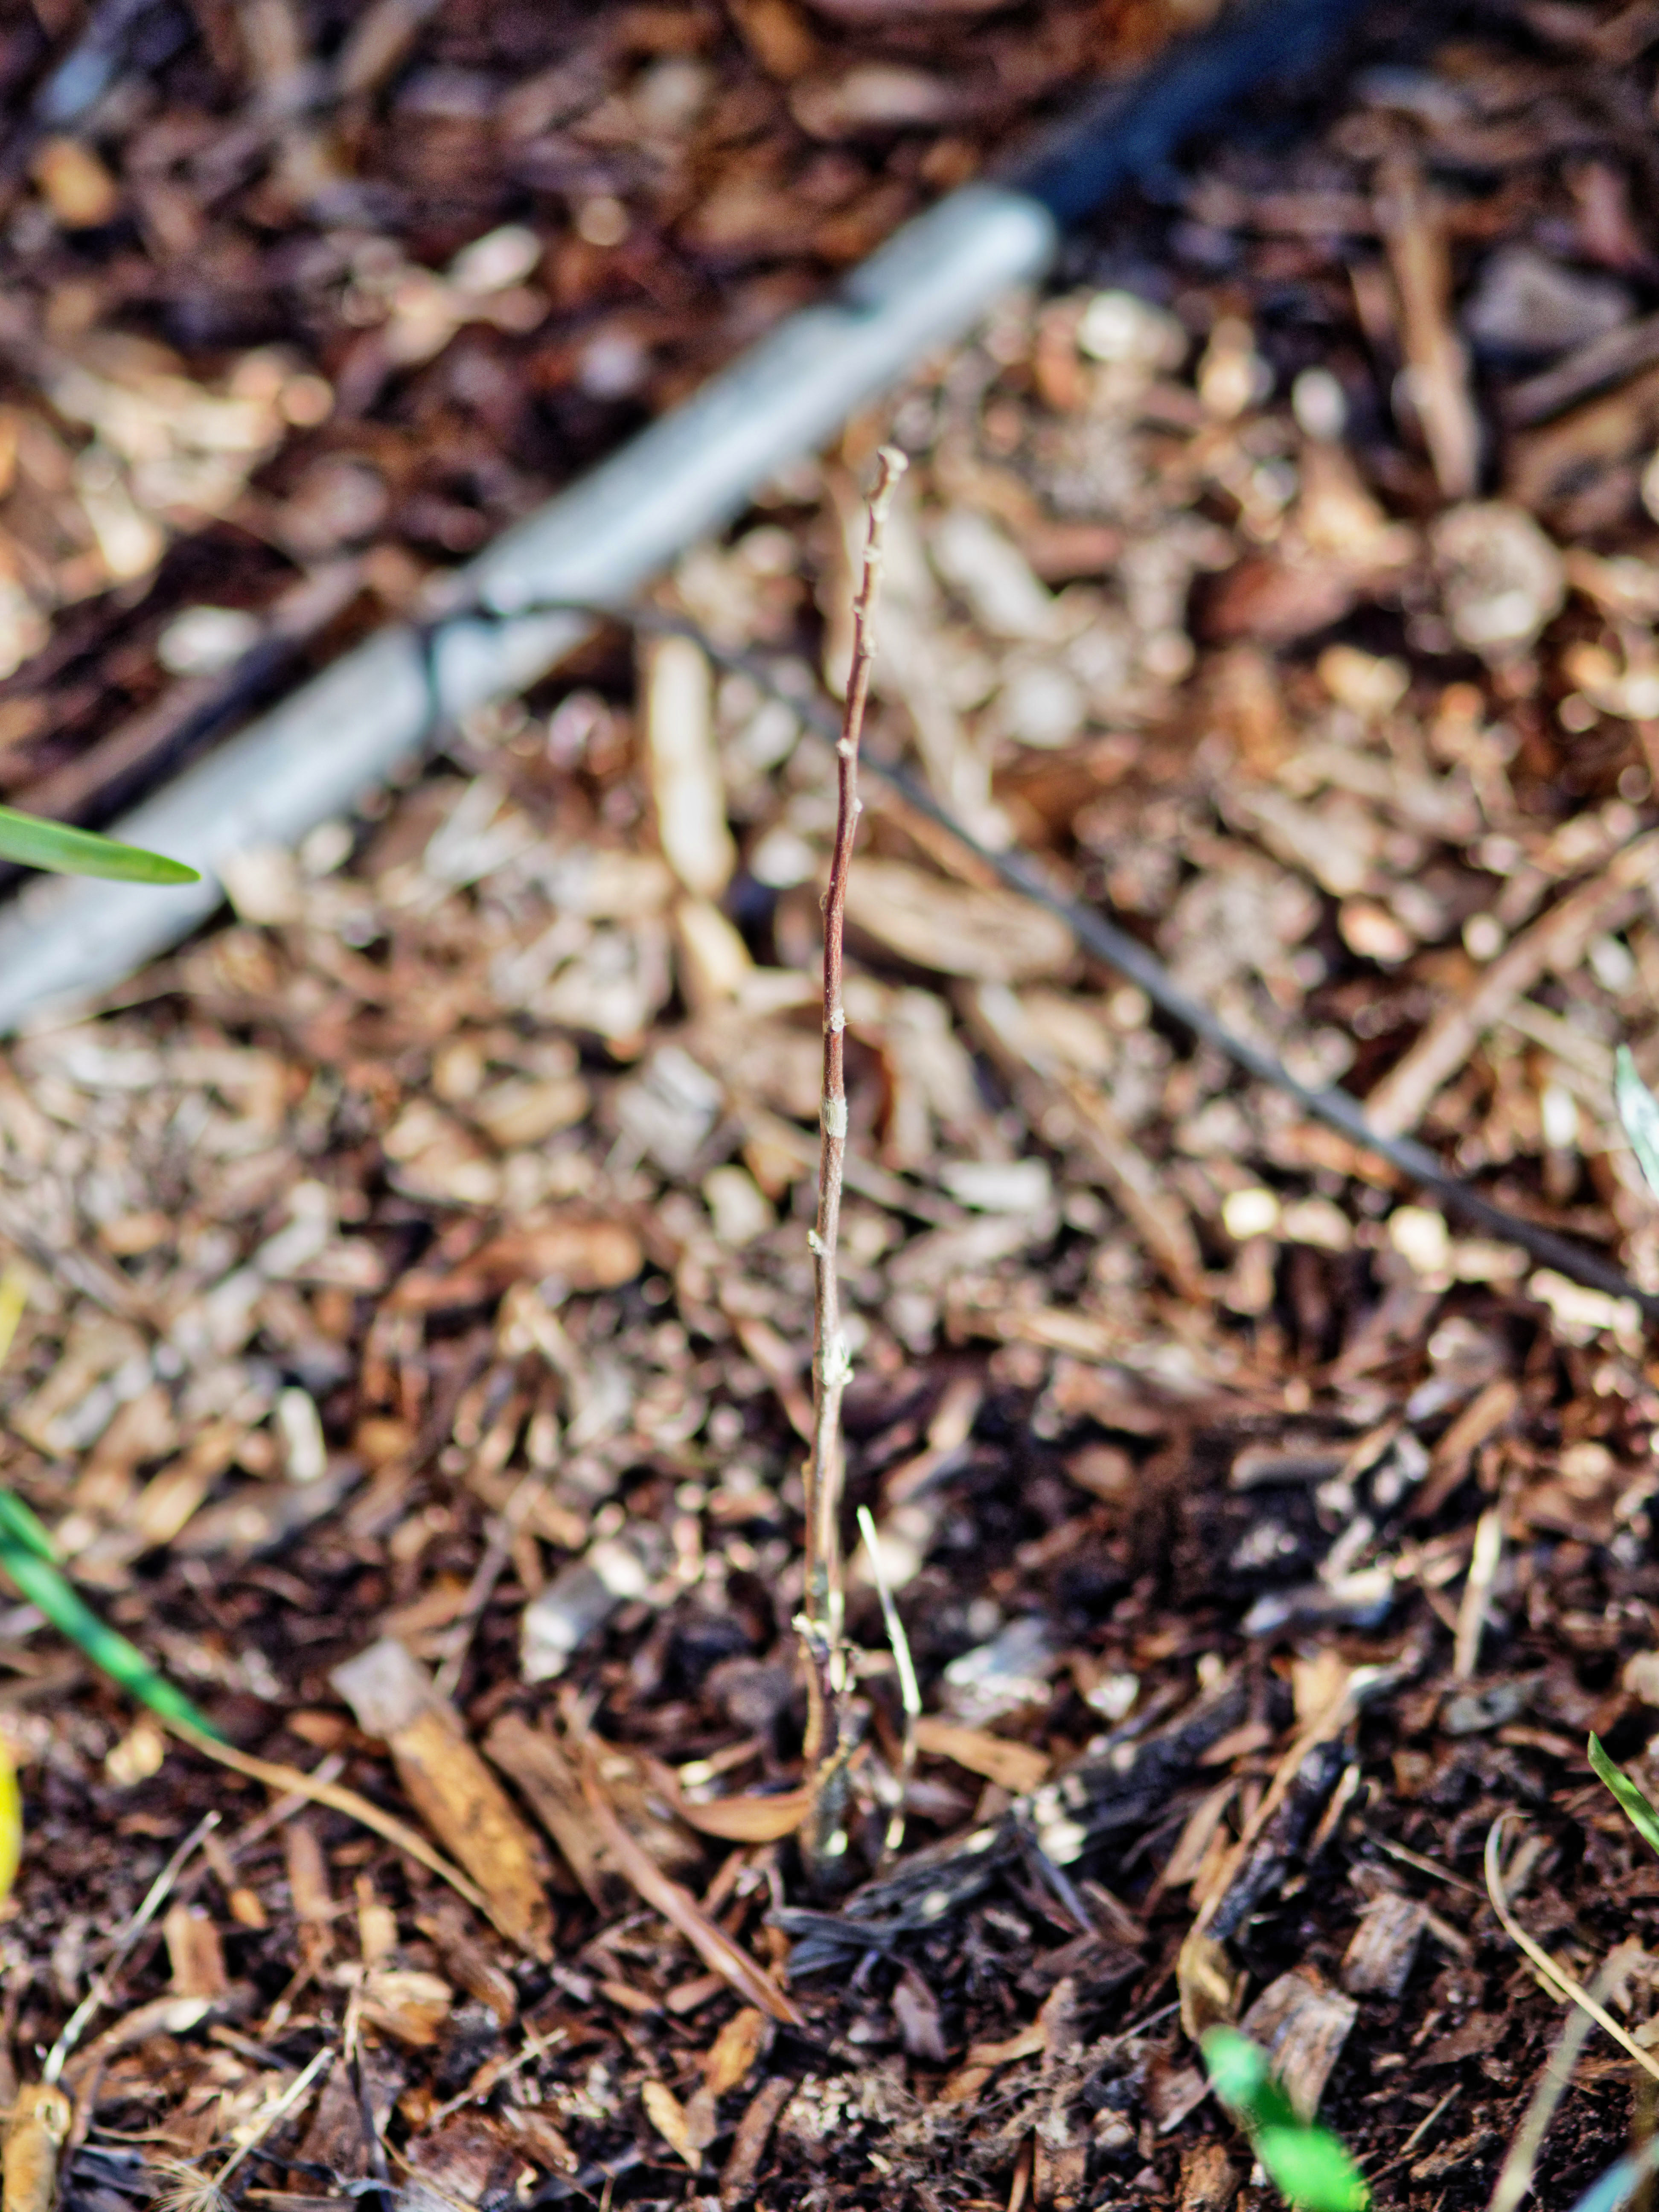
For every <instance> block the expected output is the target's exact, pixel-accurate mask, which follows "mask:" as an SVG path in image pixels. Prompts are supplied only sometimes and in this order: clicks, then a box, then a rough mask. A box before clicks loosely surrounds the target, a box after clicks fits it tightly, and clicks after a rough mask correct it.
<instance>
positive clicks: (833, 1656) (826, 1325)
mask: <svg viewBox="0 0 1659 2212" xmlns="http://www.w3.org/2000/svg"><path fill="white" fill-rule="evenodd" d="M905 465H906V464H905V459H904V456H903V454H902V453H899V452H897V451H896V449H895V448H894V447H891V446H884V447H883V448H882V450H881V452H880V453H879V455H878V467H877V476H876V484H875V489H874V490H873V491H872V494H871V495H870V508H869V513H870V526H869V532H868V534H867V536H866V540H865V548H864V567H863V572H862V574H861V575H860V579H859V587H858V591H857V592H856V594H855V596H854V600H853V662H852V666H851V668H850V670H849V671H848V678H847V703H846V708H845V710H844V712H843V714H842V726H841V736H840V738H839V740H838V741H837V743H836V842H835V849H834V851H833V852H832V854H831V855H830V860H829V886H828V888H827V890H826V891H825V893H824V900H823V1097H822V1101H821V1104H820V1110H819V1121H820V1127H821V1129H822V1133H823V1135H822V1143H821V1146H820V1149H819V1156H818V1213H817V1225H816V1227H815V1228H814V1231H813V1233H812V1237H811V1246H812V1271H813V1302H812V1303H813V1312H812V1451H811V1460H810V1462H809V1463H808V1467H807V1471H806V1544H805V1552H806V1562H805V1564H806V1573H805V1593H804V1596H803V1600H802V1606H801V1620H800V1631H801V1637H802V1640H803V1642H804V1644H805V1647H806V1653H807V1661H808V1668H807V1672H808V1683H809V1691H810V1696H811V1705H810V1709H809V1715H808V1724H807V1742H806V1758H807V1766H808V1774H809V1783H812V1781H813V1777H814V1774H815V1771H817V1770H819V1769H821V1768H822V1767H823V1766H825V1765H828V1764H829V1763H832V1762H833V1759H834V1749H833V1747H832V1746H831V1745H830V1744H829V1741H828V1739H829V1720H830V1716H829V1700H830V1699H832V1698H838V1697H840V1695H841V1693H842V1691H843V1689H844V1688H845V1685H846V1665H845V1659H844V1655H843V1651H842V1620H843V1617H844V1613H845V1592H844V1589H843V1585H842V1557H841V1500H842V1437H841V1401H842V1393H843V1392H844V1391H845V1389H846V1388H847V1383H848V1376H850V1374H851V1372H852V1365H851V1362H850V1361H849V1360H848V1356H847V1345H846V1340H845V1339H844V1338H843V1336H842V1323H841V1285H840V1280H839V1276H838V1273H837V1268H836V1246H837V1243H838V1240H839V1237H840V1233H841V1197H842V1178H843V1176H844V1173H845V1164H846V1156H847V1011H846V1008H845V1006H843V1004H842V958H843V956H842V947H843V942H844V939H845V935H846V927H847V881H848V875H849V873H850V872H851V869H852V865H853V840H854V836H855V834H856V832H857V829H858V818H859V741H860V738H861V736H862V734H863V731H864V710H865V707H866V702H868V699H869V696H870V670H871V664H872V658H873V653H874V640H873V635H872V613H873V611H874V607H875V602H876V594H877V592H878V590H879V588H880V584H881V570H882V561H883V553H884V532H885V527H886V522H887V516H888V513H889V511H890V507H891V506H892V503H893V494H894V491H895V489H896V487H897V484H898V480H899V478H900V477H901V476H902V475H903V473H904V470H905ZM808 1825H809V1827H810V1826H811V1823H810V1822H809V1824H808Z"/></svg>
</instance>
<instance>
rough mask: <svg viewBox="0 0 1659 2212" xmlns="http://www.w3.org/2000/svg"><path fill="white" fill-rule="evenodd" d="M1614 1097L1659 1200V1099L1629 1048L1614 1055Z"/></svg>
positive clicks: (1620, 1117)
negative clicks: (1637, 1067)
mask: <svg viewBox="0 0 1659 2212" xmlns="http://www.w3.org/2000/svg"><path fill="white" fill-rule="evenodd" d="M1613 1103H1614V1104H1615V1105H1616V1106H1617V1107H1618V1109H1619V1119H1620V1121H1622V1122H1623V1123H1624V1125H1625V1134H1626V1136H1627V1137H1628V1138H1629V1139H1630V1146H1631V1150H1632V1152H1634V1153H1635V1155H1636V1158H1637V1164H1638V1166H1639V1167H1640V1169H1641V1170H1642V1172H1643V1174H1644V1176H1646V1177H1647V1179H1648V1188H1649V1189H1650V1191H1652V1192H1653V1194H1654V1195H1655V1196H1656V1197H1659V1098H1656V1097H1654V1095H1653V1093H1652V1091H1650V1090H1649V1089H1648V1086H1647V1085H1646V1084H1645V1083H1644V1082H1643V1080H1642V1079H1641V1077H1640V1076H1639V1075H1638V1073H1636V1062H1635V1061H1634V1060H1632V1058H1631V1051H1630V1047H1629V1046H1628V1045H1627V1044H1621V1045H1620V1048H1619V1049H1618V1051H1617V1053H1616V1054H1614V1055H1613Z"/></svg>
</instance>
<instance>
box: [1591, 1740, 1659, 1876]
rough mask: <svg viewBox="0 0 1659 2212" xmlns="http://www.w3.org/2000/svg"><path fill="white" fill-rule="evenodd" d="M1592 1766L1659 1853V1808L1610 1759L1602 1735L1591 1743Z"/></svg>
mask: <svg viewBox="0 0 1659 2212" xmlns="http://www.w3.org/2000/svg"><path fill="white" fill-rule="evenodd" d="M1589 1763H1590V1765H1592V1766H1593V1767H1594V1768H1595V1771H1596V1772H1597V1774H1599V1775H1600V1776H1601V1779H1602V1781H1603V1782H1605V1783H1606V1784H1607V1787H1608V1789H1609V1790H1612V1792H1613V1796H1615V1797H1616V1798H1617V1799H1618V1800H1619V1803H1620V1808H1622V1810H1623V1812H1624V1814H1625V1817H1626V1820H1629V1822H1630V1824H1631V1826H1632V1827H1633V1828H1634V1829H1635V1831H1636V1832H1637V1834H1638V1836H1640V1837H1642V1838H1643V1839H1644V1841H1645V1842H1647V1843H1650V1844H1652V1846H1653V1848H1654V1850H1656V1851H1659V1806H1656V1805H1655V1804H1654V1803H1653V1802H1652V1801H1651V1799H1650V1798H1648V1797H1646V1796H1644V1795H1643V1793H1642V1792H1641V1790H1638V1788H1637V1786H1636V1784H1634V1783H1633V1782H1632V1780H1631V1778H1630V1777H1629V1775H1628V1774H1626V1772H1625V1770H1624V1769H1623V1767H1621V1766H1615V1765H1613V1761H1612V1760H1611V1759H1609V1758H1608V1757H1607V1752H1606V1750H1605V1748H1604V1747H1603V1746H1602V1742H1601V1737H1600V1736H1599V1735H1593V1736H1592V1737H1591V1738H1590V1740H1589Z"/></svg>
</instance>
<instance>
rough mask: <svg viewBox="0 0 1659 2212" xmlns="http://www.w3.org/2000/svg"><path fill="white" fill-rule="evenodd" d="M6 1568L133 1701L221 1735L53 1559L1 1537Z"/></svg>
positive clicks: (1, 1563)
mask: <svg viewBox="0 0 1659 2212" xmlns="http://www.w3.org/2000/svg"><path fill="white" fill-rule="evenodd" d="M0 1567H3V1568H4V1569H5V1571H6V1572H7V1573H8V1574H9V1576H10V1577H11V1578H12V1580H13V1582H15V1583H16V1585H17V1587H18V1589H20V1590H21V1592H22V1594H23V1595H24V1596H25V1597H26V1598H27V1600H28V1601H29V1602H30V1604H32V1605H38V1606H39V1607H40V1610H41V1612H42V1613H45V1614H46V1619H47V1620H49V1621H50V1622H51V1623H52V1626H53V1627H54V1628H55V1629H57V1630H58V1631H59V1632H60V1633H61V1634H63V1635H64V1636H67V1637H68V1638H69V1639H70V1643H71V1644H79V1645H80V1647H81V1649H82V1651H84V1652H85V1653H86V1655H87V1656H88V1659H90V1660H91V1662H92V1663H93V1665H94V1667H101V1668H102V1669H103V1671H104V1672H105V1674H107V1675H108V1676H109V1678H110V1680H112V1682H116V1683H118V1684H119V1686H120V1687H121V1688H122V1689H124V1690H125V1691H126V1692H127V1693H128V1695H129V1696H130V1697H134V1698H137V1699H138V1701H139V1703H140V1704H141V1705H148V1706H149V1709H150V1711H152V1712H153V1713H159V1714H160V1715H161V1717H162V1719H163V1720H169V1721H183V1722H185V1724H186V1725H187V1726H189V1727H191V1728H193V1729H199V1730H200V1731H201V1732H202V1734H203V1735H210V1736H213V1737H215V1738H217V1737H218V1735H219V1731H218V1729H216V1728H215V1727H214V1725H213V1723H211V1722H210V1720H209V1719H208V1718H207V1717H206V1716H205V1715H204V1714H203V1713H201V1712H199V1711H197V1708H196V1707H195V1706H194V1705H192V1704H191V1701H190V1699H188V1698H187V1697H186V1696H185V1693H184V1692H183V1691H182V1690H175V1689H174V1688H173V1685H172V1683H171V1682H169V1681H168V1680H167V1678H166V1676H165V1675H162V1674H157V1673H156V1671H155V1668H154V1667H152V1666H151V1665H150V1663H149V1660H148V1659H146V1658H145V1656H144V1655H143V1652H142V1651H141V1650H139V1649H138V1647H137V1644H129V1643H128V1641H127V1639H126V1638H125V1636H123V1635H121V1634H120V1633H119V1632H118V1631H117V1630H115V1629H113V1628H111V1627H110V1626H108V1625H107V1623H106V1622H104V1621H101V1620H100V1619H99V1618H98V1616H97V1614H96V1613H94V1611H93V1610H92V1607H90V1606H89V1605H88V1604H87V1602H86V1601H85V1600H84V1599H83V1598H82V1596H81V1595H80V1593H79V1591H78V1590H76V1589H74V1587H73V1586H72V1585H71V1584H70V1583H69V1582H68V1581H67V1580H66V1578H65V1577H64V1574H63V1573H62V1571H60V1570H59V1569H58V1568H57V1567H55V1566H53V1565H52V1562H51V1560H50V1559H42V1558H41V1557H40V1553H38V1552H36V1551H34V1550H33V1549H31V1548H30V1547H27V1546H25V1545H23V1544H20V1543H18V1542H17V1541H15V1540H14V1539H13V1538H11V1537H10V1536H0Z"/></svg>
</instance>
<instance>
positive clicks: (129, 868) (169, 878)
mask: <svg viewBox="0 0 1659 2212" xmlns="http://www.w3.org/2000/svg"><path fill="white" fill-rule="evenodd" d="M0 860H15V861H17V862H18V863H19V864H20V865H21V866H23V867H26V868H49V869H51V870H52V872H53V873H54V874H56V875H60V876H108V877H110V878H112V879H113V880H114V881H115V882H117V883H124V884H199V883H200V882H201V880H202V878H201V877H200V876H199V875H198V874H197V872H196V870H195V869H194V868H187V867H186V866H185V864H184V862H183V861H182V860H168V859H167V857H166V855H165V854H161V853H147V852H145V851H144V849H143V847H142V846H139V845H118V844H117V843H116V842H115V840H114V839H113V838H112V837H100V836H97V835H96V834H95V832H94V831H93V830H90V829H71V828H70V824H69V823H66V822H44V821H42V820H41V818H40V816H39V815H38V814H20V813H19V812H18V811H17V810H16V808H15V807H13V806H0Z"/></svg>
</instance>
